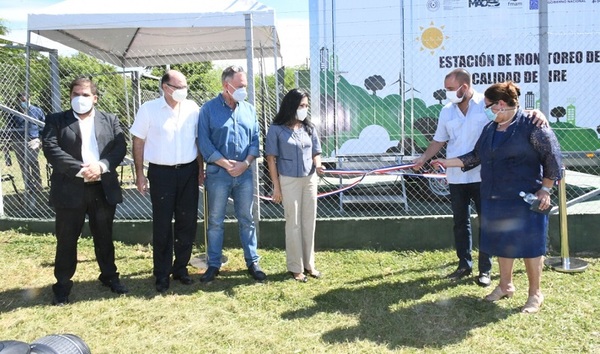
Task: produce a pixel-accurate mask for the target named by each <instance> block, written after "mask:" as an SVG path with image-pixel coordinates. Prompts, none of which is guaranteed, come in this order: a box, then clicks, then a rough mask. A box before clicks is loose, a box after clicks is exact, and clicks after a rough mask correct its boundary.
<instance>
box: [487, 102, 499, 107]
mask: <svg viewBox="0 0 600 354" xmlns="http://www.w3.org/2000/svg"><path fill="white" fill-rule="evenodd" d="M495 104H498V102H492V103H490V104H488V105H487V106H485V108H490V107H491V106H493V105H495Z"/></svg>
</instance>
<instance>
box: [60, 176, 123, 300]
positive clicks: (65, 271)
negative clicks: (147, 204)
mask: <svg viewBox="0 0 600 354" xmlns="http://www.w3.org/2000/svg"><path fill="white" fill-rule="evenodd" d="M84 193H85V199H84V200H85V202H84V205H83V206H82V207H79V208H56V222H55V232H56V258H55V261H54V276H55V277H56V281H57V282H56V284H54V285H53V287H52V289H53V291H54V293H55V294H57V295H60V296H66V295H69V293H70V291H71V287H72V286H73V281H71V278H72V277H73V275H74V274H75V270H76V268H77V240H78V239H79V236H80V235H81V231H82V229H83V224H84V223H85V216H86V215H87V216H88V218H89V225H90V231H91V232H92V238H93V240H94V252H95V253H96V261H97V262H98V266H100V280H102V281H110V280H111V279H114V278H118V277H119V273H117V266H116V265H115V247H114V244H113V238H112V227H113V220H114V217H115V210H116V206H115V205H110V204H108V202H107V201H106V197H105V196H104V190H103V189H102V185H101V184H100V183H97V184H91V185H86V186H85V189H84Z"/></svg>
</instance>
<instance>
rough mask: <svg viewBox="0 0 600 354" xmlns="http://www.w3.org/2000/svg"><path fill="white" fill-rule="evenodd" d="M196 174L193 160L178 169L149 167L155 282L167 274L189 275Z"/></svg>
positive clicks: (195, 220) (195, 217)
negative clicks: (188, 266)
mask: <svg viewBox="0 0 600 354" xmlns="http://www.w3.org/2000/svg"><path fill="white" fill-rule="evenodd" d="M198 173H199V172H198V163H196V161H195V160H194V161H192V162H190V163H188V164H184V165H179V166H178V167H173V166H163V165H155V164H150V165H149V167H148V180H149V181H150V200H151V201H152V243H153V260H154V276H155V277H156V278H157V279H159V278H167V277H169V274H173V275H186V274H188V271H187V265H188V263H189V261H190V258H191V256H192V247H193V243H194V240H195V238H196V230H197V228H198V195H199V192H198ZM173 219H175V224H174V225H173ZM173 252H175V260H174V261H173Z"/></svg>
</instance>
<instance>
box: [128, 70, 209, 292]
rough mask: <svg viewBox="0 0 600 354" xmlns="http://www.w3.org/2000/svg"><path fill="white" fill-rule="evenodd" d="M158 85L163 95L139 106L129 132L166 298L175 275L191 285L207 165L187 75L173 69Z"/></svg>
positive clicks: (156, 268)
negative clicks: (149, 204) (190, 265)
mask: <svg viewBox="0 0 600 354" xmlns="http://www.w3.org/2000/svg"><path fill="white" fill-rule="evenodd" d="M160 85H161V88H162V91H163V96H162V97H159V98H157V99H155V100H152V101H149V102H146V103H144V104H143V105H142V106H141V107H140V109H139V111H138V112H137V115H136V117H135V121H134V123H133V125H132V126H131V130H130V131H131V134H132V135H133V161H134V165H135V170H136V186H137V189H138V191H139V192H140V193H142V194H145V193H146V192H147V191H148V188H149V189H150V200H151V201H152V221H153V222H152V242H153V258H154V276H155V277H156V291H158V292H160V293H164V292H166V291H167V290H168V289H169V276H170V275H171V274H172V275H173V279H174V280H179V281H180V282H181V283H182V284H185V285H189V284H191V283H192V282H193V280H192V278H191V277H190V275H189V273H188V270H187V265H188V263H189V261H190V258H191V254H192V247H193V242H194V239H195V237H196V229H197V220H198V194H199V191H198V186H199V185H201V184H202V183H203V176H204V167H203V163H204V162H203V160H202V157H201V156H200V154H199V153H198V148H197V146H196V132H197V130H198V129H197V126H198V114H199V107H198V105H197V104H196V103H195V102H194V101H192V100H189V99H187V80H186V78H185V76H184V75H183V74H182V73H180V72H179V71H176V70H170V71H168V72H167V73H166V74H164V75H163V77H162V79H161V82H160ZM144 161H146V162H148V176H147V178H146V176H145V175H144ZM148 182H150V185H148ZM173 218H174V219H175V224H174V225H173V223H172V219H173ZM173 252H174V253H175V259H173Z"/></svg>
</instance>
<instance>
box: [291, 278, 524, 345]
mask: <svg viewBox="0 0 600 354" xmlns="http://www.w3.org/2000/svg"><path fill="white" fill-rule="evenodd" d="M455 285H456V283H448V282H445V281H440V280H439V278H431V277H422V278H419V279H415V280H411V281H408V282H397V283H384V284H379V285H375V286H363V287H359V288H354V289H347V288H346V289H342V288H340V289H335V290H331V291H329V292H327V293H325V294H322V295H318V296H316V297H315V298H314V299H313V300H314V301H315V305H314V306H312V307H308V308H304V309H300V310H297V311H292V312H288V313H284V314H283V315H282V317H283V318H284V319H289V320H293V319H306V318H310V317H313V316H317V315H319V314H321V313H324V312H326V313H331V314H343V315H351V316H354V317H356V318H357V321H358V323H357V324H356V325H348V326H345V325H344V326H340V327H338V328H336V329H334V330H331V331H328V332H326V333H324V334H323V335H322V340H323V341H325V342H328V343H332V344H339V343H347V342H353V341H360V340H366V341H371V342H374V343H378V344H381V345H387V346H388V347H389V348H390V349H392V350H394V349H397V348H398V347H406V346H409V347H414V348H418V349H423V348H432V347H433V348H442V347H444V346H448V345H452V344H456V343H460V342H461V341H463V340H464V339H465V338H466V337H468V336H469V332H470V331H472V330H474V329H476V328H480V327H484V326H486V325H488V324H489V323H493V322H497V321H500V320H502V319H505V318H507V317H508V316H510V315H512V314H514V310H513V309H504V308H500V307H498V306H497V305H495V304H493V303H487V302H484V301H482V300H481V299H480V298H476V297H473V296H467V295H459V296H455V297H448V298H443V299H437V300H429V301H427V300H422V298H423V297H424V296H427V295H428V294H436V293H438V292H441V291H443V290H444V289H446V288H449V287H454V286H455ZM419 300H420V301H419Z"/></svg>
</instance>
